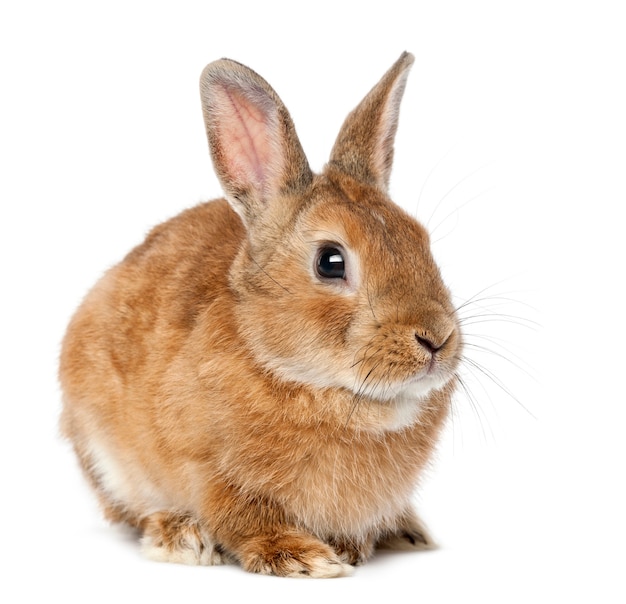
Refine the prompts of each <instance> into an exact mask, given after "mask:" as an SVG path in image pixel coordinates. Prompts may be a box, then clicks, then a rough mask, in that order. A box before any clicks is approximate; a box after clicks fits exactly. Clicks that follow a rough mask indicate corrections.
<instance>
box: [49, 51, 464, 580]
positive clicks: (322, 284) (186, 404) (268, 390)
mask: <svg viewBox="0 0 626 604" xmlns="http://www.w3.org/2000/svg"><path fill="white" fill-rule="evenodd" d="M407 57H408V58H407ZM410 62H411V61H410V56H408V55H403V58H401V60H400V61H399V62H398V63H397V64H396V66H394V69H395V72H394V71H393V69H392V70H390V72H389V73H388V74H387V76H386V78H387V81H386V84H384V83H385V80H382V81H381V84H379V86H378V96H380V97H381V98H382V101H381V102H382V103H383V104H384V103H387V104H386V105H385V107H383V110H381V109H380V108H378V109H377V110H376V111H375V110H372V109H370V110H369V114H372V117H374V115H373V114H375V113H378V114H380V113H381V112H382V113H384V110H386V111H387V112H389V111H390V110H389V103H390V102H391V101H390V100H389V99H391V98H392V96H394V95H395V97H398V98H395V100H394V99H392V100H393V102H394V103H395V105H397V104H398V103H399V96H401V92H402V88H403V84H404V78H405V77H406V70H407V68H408V66H409V65H410ZM207 70H208V71H206V72H205V76H204V79H203V90H204V94H205V119H206V120H207V130H208V134H209V141H210V146H211V151H212V153H213V159H214V163H215V164H216V169H217V171H218V175H219V176H220V178H221V180H222V184H223V186H224V188H225V191H226V193H227V199H228V201H227V200H217V201H213V202H209V203H206V204H202V205H199V206H197V207H195V208H192V209H190V210H187V211H185V212H183V213H182V214H181V215H179V216H178V217H176V218H174V219H172V220H170V221H168V222H166V223H164V224H163V225H160V226H158V227H156V228H155V229H154V230H153V231H152V232H151V233H150V235H149V236H148V237H147V239H146V241H145V242H144V243H143V244H142V245H140V246H139V247H137V248H136V249H135V250H133V251H132V252H131V253H130V254H129V255H128V256H127V257H126V258H125V259H124V260H123V261H122V262H121V263H120V264H119V265H117V266H116V267H114V268H113V269H111V270H110V271H109V272H108V273H107V274H106V275H105V276H104V277H103V278H102V280H101V281H100V282H99V283H98V284H97V285H96V286H95V287H94V289H93V290H92V291H91V292H90V293H89V295H88V296H87V298H86V299H85V301H84V302H83V304H82V306H81V307H80V309H79V310H78V312H77V313H76V315H75V317H74V318H73V320H72V322H71V324H70V326H69V328H68V333H67V335H66V338H65V340H64V345H63V351H62V358H61V381H62V385H63V388H64V395H65V396H64V400H65V407H64V413H63V420H62V424H63V429H64V432H65V434H66V435H67V436H68V437H69V438H70V439H71V440H72V442H73V444H74V447H75V450H76V452H77V455H78V457H79V459H80V461H81V464H82V466H83V468H84V470H85V472H86V474H87V475H88V477H89V478H90V480H91V482H92V484H93V486H94V487H95V488H96V490H97V492H98V493H99V496H100V499H101V501H102V504H103V506H104V508H105V512H106V514H107V516H108V517H109V518H110V519H112V520H116V521H125V522H128V523H130V524H131V525H133V526H136V527H137V528H139V529H140V530H142V531H143V535H144V536H143V543H144V547H145V549H146V552H147V553H148V554H149V555H151V556H152V557H155V558H158V559H165V560H172V561H183V562H191V563H206V564H211V563H218V562H221V561H222V560H224V559H236V560H238V561H240V562H241V563H242V565H243V566H244V567H245V568H246V569H248V570H251V571H255V572H264V573H267V572H271V573H275V574H279V575H299V574H309V575H313V576H336V575H341V574H346V573H347V572H348V570H349V566H348V564H354V563H358V562H361V561H363V560H365V559H366V558H367V557H368V556H369V555H370V554H371V552H372V550H373V548H374V547H375V546H377V545H378V546H382V545H384V544H393V545H395V546H399V545H401V544H402V543H404V544H406V545H410V546H415V547H424V546H428V545H429V544H430V539H429V537H428V536H427V534H426V532H425V530H424V528H423V527H422V525H421V523H420V521H419V520H418V519H417V517H416V516H415V515H414V514H413V512H412V511H411V504H410V500H411V495H412V492H413V490H414V487H415V484H416V482H417V480H418V478H419V475H420V472H421V471H422V469H423V467H424V465H425V464H426V463H427V460H428V458H429V456H430V454H431V453H432V450H433V447H434V445H435V443H436V439H437V436H438V434H439V431H440V429H441V426H442V424H443V422H444V420H445V418H446V415H447V412H448V408H449V401H450V396H451V394H452V390H453V386H454V382H455V380H454V375H455V368H456V365H457V363H458V357H459V350H460V335H459V331H458V327H457V324H456V319H455V314H454V309H453V308H452V306H451V304H450V302H449V296H448V293H447V290H446V289H445V287H444V286H443V284H442V283H441V279H440V277H439V272H438V270H437V268H436V266H435V264H434V262H433V260H432V257H431V255H430V252H429V250H428V236H427V234H426V233H425V231H424V229H423V228H422V227H421V226H420V225H419V224H418V223H417V222H415V221H414V220H413V219H411V218H410V217H408V216H407V215H406V214H405V213H404V212H403V211H402V210H400V209H399V208H398V207H397V206H395V205H394V204H393V203H392V202H391V201H390V200H389V199H388V198H387V197H386V194H385V192H384V187H383V186H380V185H381V183H382V182H383V181H384V184H386V178H387V176H388V170H389V167H390V163H389V162H390V159H389V158H387V155H389V152H388V151H385V153H384V154H381V153H380V152H379V150H376V152H377V153H378V155H379V156H380V157H382V158H383V159H382V160H381V161H379V162H378V163H377V164H376V165H377V166H378V168H376V169H375V166H373V164H372V165H369V167H367V166H366V167H365V168H364V167H363V166H360V165H359V164H358V162H357V161H356V160H355V156H354V151H353V149H352V144H353V142H354V140H356V139H355V137H356V136H357V135H356V134H355V133H354V131H353V130H354V127H353V125H354V123H355V121H356V118H352V122H351V121H350V119H351V118H350V117H349V118H348V120H347V122H346V125H344V130H343V133H344V136H343V137H342V136H341V135H340V138H339V139H338V142H337V144H336V146H335V150H334V152H333V157H332V158H331V162H330V164H329V165H328V166H327V168H326V170H325V171H324V173H323V174H322V175H313V174H312V173H310V172H309V171H308V164H306V160H305V159H303V156H301V149H300V148H299V144H298V143H297V139H295V132H293V131H292V126H291V122H290V120H289V117H288V114H286V110H284V107H282V104H279V103H280V101H279V100H278V99H277V97H275V93H273V91H271V89H269V87H268V86H267V84H266V83H265V82H264V81H262V80H261V79H260V78H258V76H256V74H254V73H253V72H250V71H249V70H247V68H244V67H242V66H239V65H237V64H235V63H232V62H227V61H222V62H218V63H216V64H213V66H209V67H208V68H207ZM233 74H234V75H233ZM246 78H247V80H246ZM241 80H244V83H243V84H242V83H241ZM383 84H384V86H383ZM211 86H213V87H214V89H211V90H209V89H210V87H211ZM394 88H395V91H394ZM259 89H261V92H262V94H263V95H265V96H267V97H269V101H268V100H267V99H266V98H265V97H264V98H259V96H260V95H259ZM376 90H377V89H376V88H375V89H374V90H373V91H372V93H370V95H368V97H366V100H367V99H368V98H370V104H372V101H371V97H372V96H373V95H374V92H375V91H376ZM374 96H375V95H374ZM207 97H208V98H209V101H207V100H206V98H207ZM215 99H217V100H215ZM233 99H234V101H233ZM211 103H214V105H212V104H211ZM232 106H237V110H236V111H233V112H232V113H228V109H229V107H230V108H232ZM216 107H217V108H216ZM272 112H273V113H272ZM369 114H368V115H369ZM241 115H244V117H243V118H242V117H241ZM245 115H247V116H249V119H248V121H246V119H247V118H246V117H245ZM216 116H217V117H216ZM392 118H393V119H397V109H396V111H395V117H393V116H392ZM381 119H382V118H381ZM386 119H391V118H389V117H388V118H386ZM212 120H214V121H215V123H213V122H212ZM362 121H363V120H362V119H361V120H360V121H359V123H362ZM259 124H261V125H262V127H263V126H264V127H265V128H266V129H267V132H266V133H265V134H263V135H262V136H260V138H259V137H258V136H257V135H256V134H254V133H252V134H250V132H251V131H252V130H254V128H253V126H254V127H257V126H258V125H259ZM372 127H379V126H376V125H374V126H372ZM379 128H382V126H380V127H379ZM386 130H390V134H391V135H393V133H394V132H395V125H394V124H392V125H391V127H389V126H387V128H386ZM242 132H243V134H242ZM361 136H362V135H361ZM380 138H381V137H380V135H379V136H377V137H376V140H377V141H378V144H379V146H380V141H379V139H380ZM387 138H389V132H388V133H387ZM268 140H269V141H270V144H268V143H267V141H268ZM372 144H373V143H372ZM386 144H387V145H388V144H390V143H386ZM281 145H282V147H283V149H282V150H280V149H279V150H278V151H277V148H278V147H280V146H281ZM363 146H364V147H366V145H365V144H363ZM237 147H244V148H243V149H239V151H237V152H236V154H235V155H232V153H234V152H232V149H237ZM285 150H286V151H285ZM383 150H384V149H383ZM229 154H231V155H230V156H229ZM373 155H374V156H375V153H374V154H369V157H372V156H373ZM241 157H244V158H247V159H241ZM251 157H252V158H253V159H250V158H251ZM357 159H358V158H357ZM246 162H248V163H246ZM267 166H269V168H267ZM381 166H382V167H381ZM348 168H349V169H348ZM368 170H369V172H368ZM376 170H378V172H376ZM370 177H371V178H370ZM370 179H371V180H372V181H373V182H368V180H370ZM376 179H378V181H379V182H375V181H376ZM268 191H269V192H268ZM233 208H234V209H233Z"/></svg>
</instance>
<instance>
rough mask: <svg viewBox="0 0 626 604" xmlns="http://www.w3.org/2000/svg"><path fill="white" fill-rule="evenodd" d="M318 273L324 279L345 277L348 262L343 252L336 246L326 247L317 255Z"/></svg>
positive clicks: (316, 267) (316, 266)
mask: <svg viewBox="0 0 626 604" xmlns="http://www.w3.org/2000/svg"><path fill="white" fill-rule="evenodd" d="M315 269H316V271H317V275H318V276H319V277H321V278H322V279H345V278H346V263H345V261H344V259H343V253H342V251H341V250H339V249H337V248H336V247H324V248H322V249H321V250H320V251H319V253H318V255H317V262H316V265H315Z"/></svg>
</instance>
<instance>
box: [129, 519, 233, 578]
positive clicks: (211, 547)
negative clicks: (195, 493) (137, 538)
mask: <svg viewBox="0 0 626 604" xmlns="http://www.w3.org/2000/svg"><path fill="white" fill-rule="evenodd" d="M141 528H142V530H143V535H142V538H141V548H142V551H143V554H144V555H145V556H146V557H147V558H150V559H152V560H156V561H158V562H176V563H179V564H191V565H197V564H201V565H205V566H211V565H215V564H223V563H224V562H225V561H226V560H225V559H224V556H223V554H222V552H221V550H220V548H219V547H217V546H216V545H215V544H214V543H213V541H212V540H211V539H210V538H209V536H208V535H207V534H206V531H205V530H203V528H202V527H201V525H200V524H199V523H198V522H197V521H196V520H195V519H194V518H192V517H191V516H189V515H188V514H180V513H176V512H156V513H154V514H151V515H150V516H148V517H146V518H144V519H143V521H142V523H141Z"/></svg>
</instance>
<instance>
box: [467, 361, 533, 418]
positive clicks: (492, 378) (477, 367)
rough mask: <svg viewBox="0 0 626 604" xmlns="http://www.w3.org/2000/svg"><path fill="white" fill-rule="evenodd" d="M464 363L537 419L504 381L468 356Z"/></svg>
mask: <svg viewBox="0 0 626 604" xmlns="http://www.w3.org/2000/svg"><path fill="white" fill-rule="evenodd" d="M463 362H464V364H465V365H466V366H468V367H473V368H474V369H475V370H476V371H479V372H480V373H481V374H482V375H484V376H485V377H486V378H488V379H489V380H490V381H491V382H492V383H493V384H495V385H496V386H497V387H498V388H500V390H502V391H503V392H504V393H505V394H506V395H507V396H509V397H510V398H511V399H512V400H514V401H515V402H516V403H517V404H518V405H519V406H520V407H521V408H522V409H524V411H526V413H528V415H530V416H531V417H532V418H533V419H535V420H536V419H537V417H536V416H535V415H534V414H533V413H531V411H530V410H529V409H528V408H527V407H526V406H525V405H524V404H523V403H522V402H521V401H520V400H519V398H518V397H516V396H515V395H514V394H513V393H512V392H511V391H510V390H509V389H508V388H507V387H506V386H505V385H504V384H503V383H502V381H501V380H500V379H499V378H498V377H497V376H496V375H495V374H494V373H493V372H492V371H490V370H489V369H487V368H485V367H483V366H482V365H481V364H480V363H478V362H477V361H476V360H474V359H471V358H469V357H467V356H464V357H463Z"/></svg>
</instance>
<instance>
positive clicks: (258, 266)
mask: <svg viewBox="0 0 626 604" xmlns="http://www.w3.org/2000/svg"><path fill="white" fill-rule="evenodd" d="M250 260H252V262H254V264H255V265H256V267H257V268H258V269H259V270H260V271H261V272H262V273H263V274H264V275H265V276H266V277H267V278H268V279H270V280H271V281H273V282H274V283H275V284H276V285H278V287H281V288H282V289H284V290H285V291H286V292H287V293H288V294H291V291H289V290H288V289H287V288H286V287H285V286H284V285H282V284H281V283H279V282H278V281H276V279H274V277H272V275H270V274H269V273H268V272H267V271H266V270H265V269H264V268H263V267H262V266H261V265H260V264H259V263H258V262H257V261H256V260H255V259H254V258H253V257H252V256H250Z"/></svg>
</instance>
